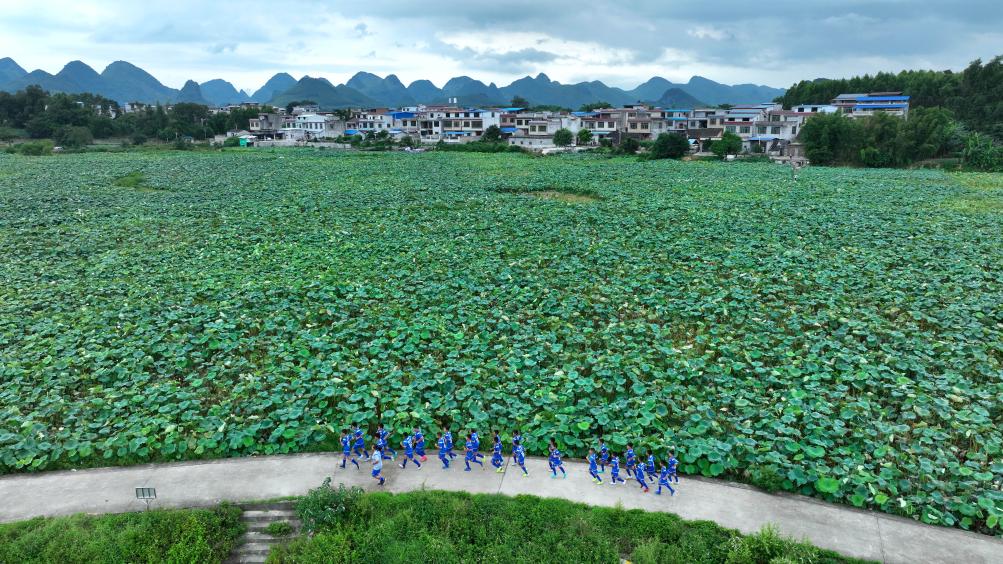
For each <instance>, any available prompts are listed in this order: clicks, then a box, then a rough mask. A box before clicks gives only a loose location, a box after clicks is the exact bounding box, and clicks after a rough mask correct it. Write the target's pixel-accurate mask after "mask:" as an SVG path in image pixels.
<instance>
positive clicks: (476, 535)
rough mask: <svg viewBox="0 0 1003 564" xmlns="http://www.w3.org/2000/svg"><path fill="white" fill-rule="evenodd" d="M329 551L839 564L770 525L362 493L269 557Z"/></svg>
mask: <svg viewBox="0 0 1003 564" xmlns="http://www.w3.org/2000/svg"><path fill="white" fill-rule="evenodd" d="M325 495H328V494H325ZM318 499H319V498H318ZM335 503H336V502H335ZM747 539H748V540H747ZM333 554H337V555H338V556H337V558H338V559H339V560H340V561H345V562H356V561H371V562H413V561H414V560H415V559H416V558H417V559H418V560H423V559H424V558H425V557H426V556H427V555H434V560H435V561H436V562H442V563H450V562H456V563H462V562H566V561H567V555H570V554H573V555H575V560H576V561H580V562H617V561H619V559H620V558H621V557H628V558H629V559H631V560H632V561H635V562H639V563H647V562H651V563H656V562H657V563H664V562H678V563H680V564H682V563H691V562H695V563H701V562H704V563H718V562H725V561H729V562H738V561H740V560H736V559H737V558H740V557H742V556H745V555H748V556H749V557H752V558H760V557H762V556H763V555H768V556H769V557H770V558H773V559H776V558H783V557H790V558H791V559H792V560H793V561H797V562H809V563H811V562H845V561H847V560H846V559H843V558H841V557H840V556H839V555H837V554H835V553H832V552H828V551H823V550H820V549H818V548H815V547H812V546H810V545H805V544H802V543H797V542H795V541H792V540H790V539H786V538H784V537H781V536H779V535H777V534H776V531H775V530H765V531H764V532H763V533H760V534H757V535H753V536H752V537H742V535H740V534H739V533H738V532H736V531H732V530H729V529H725V528H722V527H719V526H717V525H716V524H714V523H711V522H707V521H693V522H691V521H684V520H682V519H680V518H679V517H676V516H675V515H670V514H667V513H658V512H651V513H648V512H644V511H640V510H630V511H626V510H624V509H622V508H604V507H589V506H587V505H583V504H578V503H572V502H569V501H564V500H560V499H544V498H538V497H533V496H525V495H521V496H516V497H507V496H502V495H472V494H468V493H462V492H442V491H416V492H411V493H406V494H398V495H394V494H389V493H386V492H376V493H368V494H365V495H363V496H362V497H361V498H359V499H358V500H357V503H355V504H354V507H353V509H352V510H351V511H349V512H347V513H344V514H343V515H342V517H341V518H340V519H337V520H332V521H330V522H329V523H328V524H327V525H325V526H324V527H322V528H320V529H317V531H316V534H315V535H313V536H312V537H309V538H301V539H297V540H295V541H293V542H292V543H290V544H289V545H287V546H284V547H276V548H275V549H273V550H272V553H271V554H270V555H269V559H268V561H269V562H273V563H290V562H303V563H308V562H329V561H331V558H332V555H333ZM759 561H760V560H749V562H759Z"/></svg>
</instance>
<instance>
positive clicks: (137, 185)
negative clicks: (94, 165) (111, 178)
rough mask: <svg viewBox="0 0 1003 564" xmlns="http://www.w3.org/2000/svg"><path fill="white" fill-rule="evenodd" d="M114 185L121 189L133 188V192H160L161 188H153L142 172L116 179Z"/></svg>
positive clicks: (131, 173)
mask: <svg viewBox="0 0 1003 564" xmlns="http://www.w3.org/2000/svg"><path fill="white" fill-rule="evenodd" d="M113 184H114V185H115V186H118V187H120V188H132V189H133V190H141V191H153V190H159V188H157V187H155V186H151V185H150V184H149V183H147V180H146V175H145V174H143V173H142V172H139V171H138V170H137V171H134V172H130V173H129V174H127V175H125V176H120V177H118V178H116V179H115V182H114V183H113Z"/></svg>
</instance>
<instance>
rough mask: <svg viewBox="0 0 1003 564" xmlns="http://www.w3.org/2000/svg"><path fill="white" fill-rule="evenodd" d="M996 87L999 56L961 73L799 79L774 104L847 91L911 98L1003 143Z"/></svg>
mask: <svg viewBox="0 0 1003 564" xmlns="http://www.w3.org/2000/svg"><path fill="white" fill-rule="evenodd" d="M1000 84H1003V56H999V57H996V58H994V59H992V60H991V61H989V62H987V63H985V64H983V63H982V61H981V60H976V61H974V62H972V64H970V65H969V66H968V68H966V69H965V70H964V71H963V72H960V73H955V72H951V71H902V72H900V73H898V74H892V73H878V74H876V75H874V76H870V75H864V76H859V77H854V78H849V79H840V80H803V81H801V82H799V83H797V84H795V85H794V86H792V87H791V88H789V89H788V90H787V92H786V93H784V95H783V96H781V97H780V98H778V99H777V101H779V102H781V103H783V104H784V107H787V108H790V107H791V106H794V105H797V104H828V103H829V102H830V101H831V100H832V99H833V98H835V97H836V96H838V95H840V94H844V93H849V92H889V91H899V92H902V93H904V94H906V95H908V96H910V97H911V98H912V99H911V100H910V104H911V105H912V107H913V108H944V109H946V110H950V111H951V112H952V113H953V114H954V115H955V116H956V117H957V119H959V120H960V121H961V122H963V123H964V124H965V125H966V126H967V128H968V129H970V130H972V131H978V132H980V133H985V134H988V135H991V136H993V137H995V138H996V139H997V140H998V141H1003V105H1001V104H1000V103H999V98H1000V96H999V87H1000ZM910 119H911V118H910Z"/></svg>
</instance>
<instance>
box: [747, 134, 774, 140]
mask: <svg viewBox="0 0 1003 564" xmlns="http://www.w3.org/2000/svg"><path fill="white" fill-rule="evenodd" d="M777 139H780V138H779V137H777V136H776V135H757V136H755V137H749V141H776V140H777Z"/></svg>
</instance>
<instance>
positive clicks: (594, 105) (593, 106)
mask: <svg viewBox="0 0 1003 564" xmlns="http://www.w3.org/2000/svg"><path fill="white" fill-rule="evenodd" d="M612 107H613V104H610V103H609V102H591V103H589V104H582V107H580V108H578V111H579V112H591V111H593V110H599V109H602V108H612Z"/></svg>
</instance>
